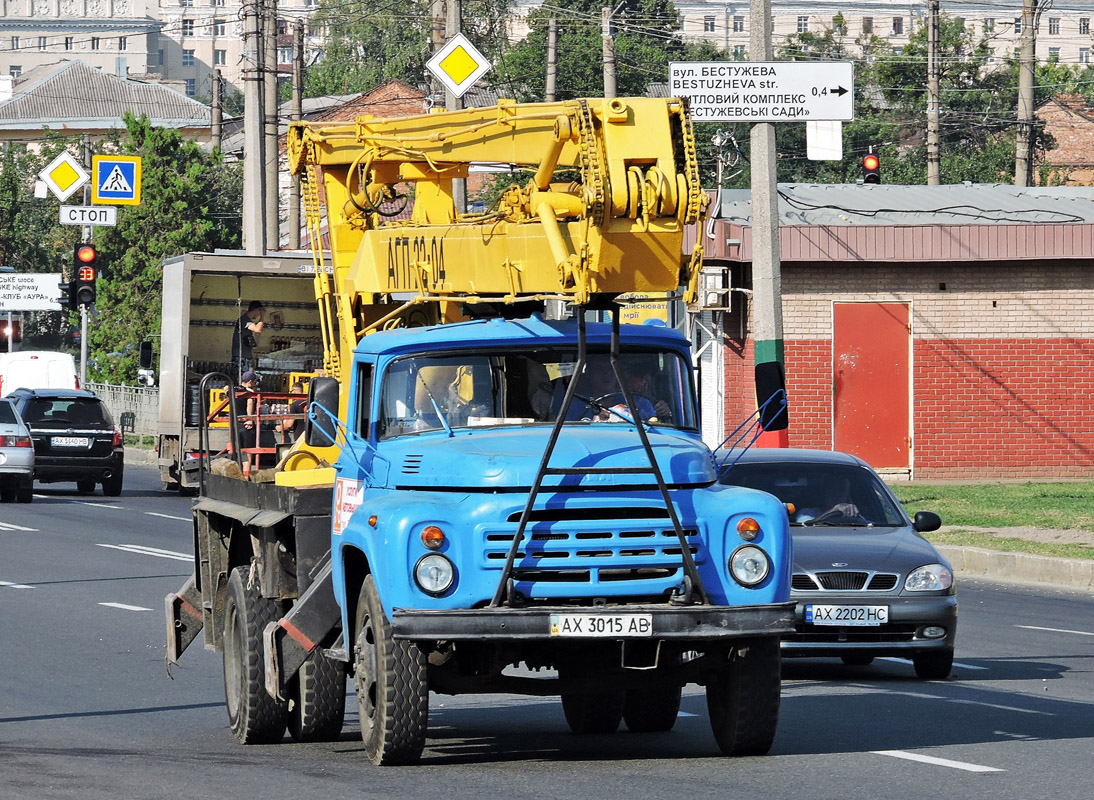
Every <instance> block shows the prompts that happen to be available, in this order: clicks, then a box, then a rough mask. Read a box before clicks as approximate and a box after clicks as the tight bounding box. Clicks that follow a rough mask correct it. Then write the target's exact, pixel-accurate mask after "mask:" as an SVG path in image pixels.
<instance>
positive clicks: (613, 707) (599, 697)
mask: <svg viewBox="0 0 1094 800" xmlns="http://www.w3.org/2000/svg"><path fill="white" fill-rule="evenodd" d="M625 696H626V694H625V692H623V691H622V690H619V691H604V692H595V693H593V694H564V695H562V713H564V714H565V715H566V724H567V725H569V726H570V730H571V731H573V732H574V733H576V734H579V735H585V734H588V733H615V732H616V731H617V730H619V723H620V722H621V721H622V720H623V701H624V698H625Z"/></svg>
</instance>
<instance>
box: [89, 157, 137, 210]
mask: <svg viewBox="0 0 1094 800" xmlns="http://www.w3.org/2000/svg"><path fill="white" fill-rule="evenodd" d="M91 202H92V203H101V204H103V205H118V206H139V205H140V204H141V157H140V156H92V158H91Z"/></svg>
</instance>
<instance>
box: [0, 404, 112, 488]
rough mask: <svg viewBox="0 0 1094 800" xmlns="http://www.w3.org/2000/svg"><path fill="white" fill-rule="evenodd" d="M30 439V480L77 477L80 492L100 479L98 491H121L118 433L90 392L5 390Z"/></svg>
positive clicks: (48, 481) (73, 479)
mask: <svg viewBox="0 0 1094 800" xmlns="http://www.w3.org/2000/svg"><path fill="white" fill-rule="evenodd" d="M7 397H8V399H9V400H11V401H12V402H13V403H15V406H16V408H17V409H18V410H19V415H20V416H21V417H22V418H23V421H24V422H25V423H26V425H27V427H28V428H29V429H30V435H31V438H32V439H33V440H34V478H35V480H37V481H38V482H40V483H55V482H57V481H76V488H77V490H79V491H80V492H81V493H83V494H89V493H91V492H93V491H95V484H96V483H101V484H102V486H103V494H104V495H106V496H107V497H117V496H118V495H120V494H121V493H122V474H123V471H124V466H125V460H124V459H125V449H124V447H123V446H122V433H121V431H120V430H118V429H117V428H115V427H114V420H113V419H112V418H111V416H110V410H109V409H107V407H106V404H105V403H103V401H102V399H101V398H100V397H99V396H98V395H97V394H95V393H94V392H86V391H80V390H76V389H16V390H15V391H13V392H11V393H9V394H8V396H7Z"/></svg>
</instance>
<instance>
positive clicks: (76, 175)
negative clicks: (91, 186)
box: [38, 150, 88, 203]
mask: <svg viewBox="0 0 1094 800" xmlns="http://www.w3.org/2000/svg"><path fill="white" fill-rule="evenodd" d="M38 177H39V178H41V179H42V180H43V181H44V182H45V184H46V186H48V187H49V190H50V191H51V192H53V194H54V195H55V196H56V198H57V199H58V200H60V201H61V202H62V203H63V202H64V201H65V200H67V199H68V198H69V196H70V195H71V194H72V193H73V192H75V191H76V190H77V189H79V188H80V187H81V186H83V185H84V184H85V183H87V179H88V174H87V172H86V171H85V170H84V168H83V167H82V166H80V162H79V161H77V160H76V159H75V158H73V157H72V154H70V153H69V152H68V151H67V150H66V151H64V152H62V153H61V154H60V155H59V156H57V158H55V159H53V160H52V161H50V162H49V164H48V166H46V168H45V169H43V170H42V171H41V172H39V173H38Z"/></svg>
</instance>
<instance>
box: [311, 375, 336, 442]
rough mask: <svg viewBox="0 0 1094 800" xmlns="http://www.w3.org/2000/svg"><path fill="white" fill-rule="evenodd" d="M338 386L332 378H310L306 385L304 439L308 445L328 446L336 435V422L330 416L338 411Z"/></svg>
mask: <svg viewBox="0 0 1094 800" xmlns="http://www.w3.org/2000/svg"><path fill="white" fill-rule="evenodd" d="M338 388H339V387H338V381H336V380H335V379H334V378H312V381H311V385H310V386H308V417H307V420H306V422H305V423H304V441H305V442H307V444H308V446H309V447H330V446H331V445H333V444H334V443H335V440H336V439H337V437H338V422H337V420H335V419H334V418H333V417H332V416H331V414H333V413H335V412H337V411H338ZM327 412H330V413H327ZM313 417H314V418H313Z"/></svg>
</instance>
